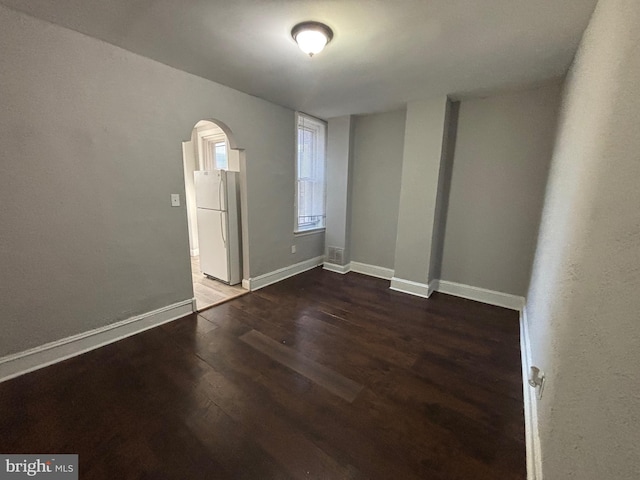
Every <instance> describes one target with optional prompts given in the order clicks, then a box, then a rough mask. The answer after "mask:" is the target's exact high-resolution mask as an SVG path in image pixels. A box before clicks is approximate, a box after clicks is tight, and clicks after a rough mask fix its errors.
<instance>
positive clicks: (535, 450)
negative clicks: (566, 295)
mask: <svg viewBox="0 0 640 480" xmlns="http://www.w3.org/2000/svg"><path fill="white" fill-rule="evenodd" d="M520 358H521V362H522V393H523V396H524V429H525V444H526V451H527V480H542V456H541V452H540V435H539V432H538V398H537V397H536V390H535V389H534V388H531V386H530V385H529V369H530V367H531V344H530V342H529V323H528V321H527V307H526V306H524V307H522V309H521V310H520Z"/></svg>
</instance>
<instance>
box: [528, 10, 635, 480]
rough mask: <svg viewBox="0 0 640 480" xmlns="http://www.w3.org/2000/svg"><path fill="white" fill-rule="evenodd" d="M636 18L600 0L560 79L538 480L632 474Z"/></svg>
mask: <svg viewBox="0 0 640 480" xmlns="http://www.w3.org/2000/svg"><path fill="white" fill-rule="evenodd" d="M638 25H640V2H638V1H637V0H600V2H599V3H598V6H597V7H596V10H595V13H594V15H593V18H592V20H591V23H590V25H589V27H588V28H587V30H586V32H585V35H584V38H583V40H582V43H581V47H580V49H579V51H578V55H577V57H576V59H575V62H574V64H573V67H572V70H571V72H570V74H569V76H568V78H567V80H566V84H565V89H564V94H563V101H562V108H561V114H560V122H559V129H558V136H557V142H556V146H555V151H554V155H553V161H552V166H551V170H550V175H549V185H548V188H547V193H546V199H545V206H544V211H543V215H542V222H541V227H540V237H539V240H538V247H537V251H536V256H535V262H534V268H533V275H532V279H531V287H530V289H529V295H528V302H527V313H528V321H529V325H530V327H529V330H530V339H531V340H530V341H531V349H532V352H531V353H532V359H533V364H535V365H537V366H539V367H540V368H541V369H542V370H544V371H545V373H546V381H547V383H546V386H545V389H544V395H543V397H542V399H541V401H540V402H539V404H538V415H539V432H540V445H541V449H542V465H543V474H544V479H545V480H556V479H557V480H560V479H562V480H563V479H569V478H571V479H580V480H601V479H605V478H607V479H616V480H631V479H637V478H640V448H639V445H638V442H639V440H640V436H639V431H640V430H639V427H638V426H639V425H640V369H639V368H638V366H639V365H640V314H639V312H640V295H639V293H640V189H639V188H638V185H639V179H640V135H638V129H639V126H640V48H639V47H638V46H639V45H640V29H638Z"/></svg>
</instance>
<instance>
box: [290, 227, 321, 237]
mask: <svg viewBox="0 0 640 480" xmlns="http://www.w3.org/2000/svg"><path fill="white" fill-rule="evenodd" d="M326 230H327V227H321V228H313V229H310V230H299V231H294V232H293V234H294V235H295V236H296V237H306V236H307V235H318V234H320V233H324V232H325V231H326Z"/></svg>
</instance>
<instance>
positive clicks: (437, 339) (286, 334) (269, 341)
mask: <svg viewBox="0 0 640 480" xmlns="http://www.w3.org/2000/svg"><path fill="white" fill-rule="evenodd" d="M388 283H389V282H387V281H384V280H379V279H375V278H370V277H366V276H363V275H359V274H356V273H350V274H347V275H344V276H342V275H339V274H335V273H330V272H326V271H323V270H321V269H319V268H318V269H314V270H312V271H309V272H306V273H304V274H301V275H298V276H296V277H293V278H290V279H288V280H285V281H283V282H280V283H278V284H276V285H272V286H270V287H267V288H264V289H262V290H259V291H257V292H254V293H250V294H247V295H245V296H243V297H240V298H237V299H235V300H232V301H230V302H228V303H225V304H223V305H220V306H218V307H215V308H213V309H211V310H207V311H205V312H203V313H201V314H200V315H192V316H189V317H185V318H183V319H180V320H176V321H174V322H171V323H169V324H166V325H163V326H162V327H158V328H155V329H152V330H149V331H147V332H144V333H141V334H138V335H135V336H133V337H130V338H128V339H125V340H122V341H120V342H117V343H115V344H112V345H109V346H106V347H103V348H100V349H98V350H94V351H92V352H89V353H86V354H84V355H81V356H79V357H76V358H73V359H70V360H67V361H65V362H62V363H59V364H56V365H53V366H50V367H47V368H44V369H42V370H39V371H36V372H33V373H30V374H28V375H24V376H22V377H19V378H15V379H13V380H9V381H7V382H4V383H0V453H77V454H79V460H80V478H81V479H128V478H148V479H191V478H194V479H217V478H225V479H226V478H230V479H231V478H232V479H272V478H273V479H289V478H296V479H309V478H313V479H342V478H353V479H367V478H372V479H374V478H380V479H394V480H395V479H434V480H439V479H442V480H451V479H473V480H482V479H491V480H505V479H524V478H526V472H525V447H524V418H523V400H522V383H521V382H522V379H521V370H520V347H519V329H518V316H517V313H516V312H513V311H510V310H505V309H501V308H497V307H491V306H488V305H483V304H480V303H476V302H472V301H468V300H463V299H459V298H455V297H451V296H447V295H442V294H437V293H436V294H434V295H433V296H432V298H430V299H428V300H426V299H421V298H417V297H412V296H409V295H405V294H402V293H398V292H394V291H392V290H389V288H388Z"/></svg>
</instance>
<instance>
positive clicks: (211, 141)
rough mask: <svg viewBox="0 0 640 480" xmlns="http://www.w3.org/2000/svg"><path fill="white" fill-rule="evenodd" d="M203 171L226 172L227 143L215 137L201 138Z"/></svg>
mask: <svg viewBox="0 0 640 480" xmlns="http://www.w3.org/2000/svg"><path fill="white" fill-rule="evenodd" d="M202 141H203V142H204V146H205V148H204V152H205V155H204V166H205V170H212V169H216V170H228V169H229V160H228V158H227V143H226V142H225V141H221V140H218V139H216V138H215V137H203V139H202Z"/></svg>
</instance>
